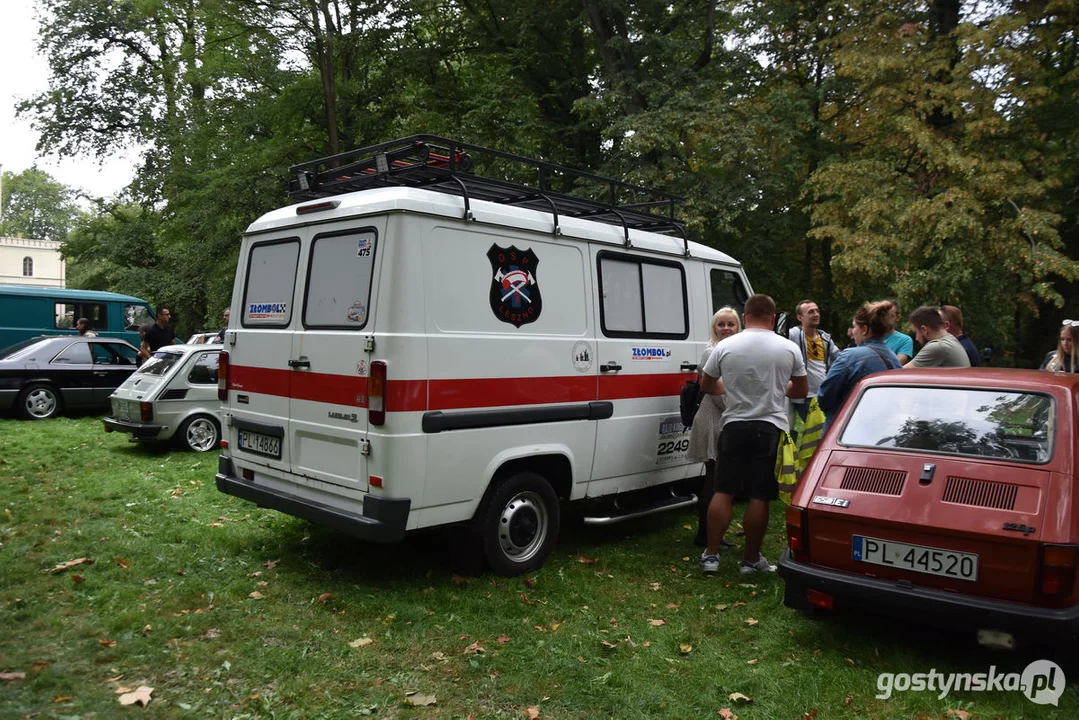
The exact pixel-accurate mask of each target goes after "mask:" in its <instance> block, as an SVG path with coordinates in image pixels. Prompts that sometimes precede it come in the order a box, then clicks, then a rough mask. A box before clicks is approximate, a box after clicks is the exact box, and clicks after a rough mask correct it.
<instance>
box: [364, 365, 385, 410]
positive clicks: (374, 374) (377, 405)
mask: <svg viewBox="0 0 1079 720" xmlns="http://www.w3.org/2000/svg"><path fill="white" fill-rule="evenodd" d="M367 422H369V423H370V424H372V425H383V424H385V423H386V363H385V362H384V361H382V360H375V361H374V362H373V363H371V376H370V377H369V378H367Z"/></svg>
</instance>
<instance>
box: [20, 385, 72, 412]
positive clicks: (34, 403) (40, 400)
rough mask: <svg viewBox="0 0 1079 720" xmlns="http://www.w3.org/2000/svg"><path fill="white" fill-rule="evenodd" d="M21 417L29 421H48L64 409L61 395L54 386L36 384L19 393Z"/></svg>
mask: <svg viewBox="0 0 1079 720" xmlns="http://www.w3.org/2000/svg"><path fill="white" fill-rule="evenodd" d="M16 405H17V406H18V408H19V415H21V416H22V417H23V418H25V419H27V420H48V419H49V418H54V417H56V416H57V415H59V414H60V413H61V411H63V409H64V401H63V399H62V398H61V397H60V393H59V392H57V390H56V388H54V387H53V386H52V385H46V384H45V383H34V384H33V385H31V386H29V387H27V388H25V389H24V390H23V391H22V392H21V393H19V399H18V401H17V403H16Z"/></svg>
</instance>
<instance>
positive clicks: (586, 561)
mask: <svg viewBox="0 0 1079 720" xmlns="http://www.w3.org/2000/svg"><path fill="white" fill-rule="evenodd" d="M577 562H579V563H581V564H582V565H595V564H596V563H598V562H599V558H598V557H595V558H586V557H585V556H584V555H582V556H581V557H579V558H577Z"/></svg>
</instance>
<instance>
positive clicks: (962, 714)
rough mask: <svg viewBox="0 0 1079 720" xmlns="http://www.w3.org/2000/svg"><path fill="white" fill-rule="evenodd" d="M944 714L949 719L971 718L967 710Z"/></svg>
mask: <svg viewBox="0 0 1079 720" xmlns="http://www.w3.org/2000/svg"><path fill="white" fill-rule="evenodd" d="M944 714H945V715H947V716H949V717H954V718H959V720H969V718H970V713H968V712H967V711H966V710H949V711H948V712H946V713H944Z"/></svg>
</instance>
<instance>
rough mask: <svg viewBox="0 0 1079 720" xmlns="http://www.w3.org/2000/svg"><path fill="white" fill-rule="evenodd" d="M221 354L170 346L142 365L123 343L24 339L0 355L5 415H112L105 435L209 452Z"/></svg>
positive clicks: (217, 433) (214, 438)
mask: <svg viewBox="0 0 1079 720" xmlns="http://www.w3.org/2000/svg"><path fill="white" fill-rule="evenodd" d="M220 352H221V345H220V344H218V345H213V344H197V345H168V346H166V347H163V348H161V349H159V350H157V351H156V352H155V353H154V354H153V356H152V357H151V358H150V359H149V360H147V361H146V362H145V363H143V365H142V366H141V367H138V366H137V357H138V350H137V349H136V348H135V347H134V346H133V345H131V344H130V343H128V342H126V341H124V340H118V339H114V338H85V337H73V336H59V337H36V338H31V339H29V340H23V341H22V342H19V343H16V344H14V345H12V346H10V347H8V348H5V349H4V350H3V351H0V409H5V410H12V409H14V411H15V412H16V414H18V415H19V416H20V417H22V418H25V419H27V420H46V419H49V418H53V417H56V416H58V415H60V414H62V413H64V412H69V411H79V410H87V411H89V410H99V409H101V410H104V409H108V410H111V415H110V416H109V417H106V418H105V421H104V422H105V431H106V432H113V431H119V432H125V433H128V434H130V435H131V436H132V438H134V439H136V440H146V441H162V442H164V441H169V440H172V441H174V442H175V443H176V444H177V445H179V446H180V447H183V448H187V449H189V450H193V451H196V452H206V451H208V450H213V449H215V448H217V446H218V444H219V442H220V439H221V421H220V419H219V415H220V401H219V400H218V398H217V362H218V357H219V355H220Z"/></svg>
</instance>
